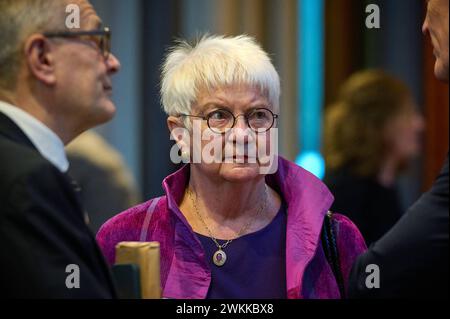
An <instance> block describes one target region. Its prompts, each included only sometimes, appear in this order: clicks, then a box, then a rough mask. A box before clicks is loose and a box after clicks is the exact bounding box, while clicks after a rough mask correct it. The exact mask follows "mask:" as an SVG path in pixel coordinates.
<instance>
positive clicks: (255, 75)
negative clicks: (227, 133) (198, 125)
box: [161, 35, 280, 115]
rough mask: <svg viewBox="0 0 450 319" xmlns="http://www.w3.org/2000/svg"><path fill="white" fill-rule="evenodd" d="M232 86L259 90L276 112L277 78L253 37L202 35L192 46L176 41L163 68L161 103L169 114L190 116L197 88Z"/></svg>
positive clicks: (273, 68)
mask: <svg viewBox="0 0 450 319" xmlns="http://www.w3.org/2000/svg"><path fill="white" fill-rule="evenodd" d="M231 84H249V85H254V86H257V87H259V88H260V89H261V90H262V91H264V92H267V94H268V99H269V102H270V103H271V104H272V107H273V108H274V109H275V110H278V108H279V97H280V78H279V76H278V73H277V71H276V70H275V67H274V66H273V64H272V62H271V61H270V58H269V56H268V55H267V53H266V52H264V51H263V49H261V47H260V46H259V45H258V44H257V43H256V41H255V40H254V39H253V38H252V37H250V36H247V35H240V36H236V37H224V36H209V35H205V36H203V37H201V38H200V39H199V40H197V41H196V43H195V44H193V45H191V44H189V43H187V42H185V41H179V42H178V43H177V44H176V45H175V46H174V47H173V48H172V49H171V50H170V51H169V53H168V55H167V57H166V59H165V62H164V64H163V67H162V83H161V103H162V105H163V107H164V111H165V112H166V113H167V114H168V115H176V114H180V113H188V114H189V113H190V111H191V106H192V103H193V102H195V100H196V95H197V93H198V91H199V89H200V88H203V87H205V88H207V89H209V88H214V87H218V86H223V85H231Z"/></svg>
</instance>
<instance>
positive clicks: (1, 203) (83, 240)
mask: <svg viewBox="0 0 450 319" xmlns="http://www.w3.org/2000/svg"><path fill="white" fill-rule="evenodd" d="M71 264H74V265H77V266H78V267H79V275H80V276H79V278H80V281H79V286H80V287H79V288H72V289H69V288H67V286H66V280H68V282H69V283H74V282H76V281H75V280H74V279H73V277H72V276H74V275H76V271H75V272H74V271H73V270H69V269H67V271H68V272H66V267H67V266H68V265H71ZM68 276H69V278H68ZM0 297H1V298H4V297H6V298H112V297H115V290H114V285H113V282H112V280H111V277H110V273H109V269H108V267H107V265H106V263H105V261H104V258H103V256H102V254H101V252H100V250H99V249H98V247H97V244H96V241H95V238H94V236H93V234H92V233H91V232H90V230H89V228H88V226H87V225H86V223H85V219H84V214H83V210H82V208H81V205H80V204H79V200H78V198H77V194H76V191H75V189H74V187H73V185H72V183H71V180H70V178H69V177H68V176H67V175H66V174H63V173H61V172H60V171H59V170H58V169H57V168H56V167H55V166H53V165H52V164H51V163H50V162H49V161H47V160H46V159H45V158H44V157H42V156H41V154H40V153H39V152H38V151H37V150H36V149H35V147H34V146H33V144H32V143H31V141H30V140H29V139H28V138H27V137H26V136H25V134H24V133H23V132H22V131H21V130H20V129H19V127H18V126H17V125H16V124H15V123H14V122H13V121H11V120H10V119H9V118H8V117H7V116H5V115H4V114H2V113H0Z"/></svg>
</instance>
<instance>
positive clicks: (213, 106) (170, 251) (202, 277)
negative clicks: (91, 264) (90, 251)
mask: <svg viewBox="0 0 450 319" xmlns="http://www.w3.org/2000/svg"><path fill="white" fill-rule="evenodd" d="M279 94H280V81H279V77H278V74H277V72H276V70H275V68H274V67H273V65H272V63H271V62H270V59H269V58H268V56H267V54H266V53H265V52H264V51H263V50H262V49H261V48H260V47H259V45H257V44H256V43H255V41H254V40H253V39H252V38H250V37H248V36H238V37H233V38H225V37H217V36H209V37H203V38H202V39H200V40H199V41H198V42H197V43H196V44H195V45H189V44H187V43H184V42H181V43H179V44H178V45H177V46H176V47H174V48H173V49H172V51H171V52H170V53H169V54H168V56H167V59H166V61H165V64H164V67H163V76H162V89H161V95H162V103H163V105H164V110H165V111H166V113H167V114H168V120H167V123H168V126H169V129H170V131H171V134H172V137H173V138H174V139H175V140H176V142H177V145H178V147H179V148H180V149H181V152H182V157H183V159H184V161H186V162H190V163H189V164H187V165H185V166H184V167H183V168H182V169H180V170H179V171H178V172H176V173H174V174H172V175H170V176H168V177H167V178H166V179H165V180H164V182H163V188H164V191H165V196H163V197H160V198H156V199H151V200H149V201H147V202H145V203H143V204H141V205H138V206H136V207H133V208H130V209H129V210H127V211H125V212H123V213H121V214H119V215H117V216H116V217H114V218H112V219H111V220H109V221H108V222H106V223H105V224H104V225H103V226H102V228H101V229H100V231H99V233H98V235H97V240H98V242H99V244H100V246H101V248H102V249H103V252H104V254H105V255H106V257H107V259H108V260H109V262H110V263H113V262H114V258H115V256H114V249H115V245H116V244H117V243H118V242H121V241H158V242H159V243H160V245H161V286H162V294H163V297H166V298H339V297H341V296H343V295H344V294H345V286H346V283H347V277H348V274H349V271H350V268H351V266H352V263H353V261H354V259H355V258H356V256H357V255H359V254H360V253H361V252H362V251H363V250H364V249H365V244H364V240H363V238H362V237H361V235H360V233H359V231H358V229H357V228H356V227H355V226H354V225H353V224H352V223H351V222H350V220H348V219H347V218H345V217H343V216H341V215H333V216H332V217H331V219H330V220H331V223H330V225H331V227H329V228H327V229H328V230H330V231H322V229H323V228H324V227H323V224H324V222H325V224H328V223H327V221H329V219H327V218H328V217H327V216H329V215H327V212H328V209H329V208H330V206H331V203H332V202H333V196H332V195H331V194H330V192H329V191H328V189H327V188H326V186H325V185H324V184H323V183H322V182H321V181H320V180H318V179H317V178H315V177H314V176H313V175H312V174H310V173H308V172H307V171H305V170H303V169H302V168H300V167H298V166H296V165H295V164H293V163H291V162H289V161H287V160H285V159H283V158H281V157H277V156H275V157H274V159H275V160H276V161H275V165H274V163H272V165H270V163H269V166H270V167H271V168H270V167H269V168H267V165H266V164H267V162H268V161H269V162H270V160H268V159H267V156H266V152H265V151H264V152H261V151H260V150H261V149H264V150H265V149H269V150H270V153H271V154H273V152H272V151H273V150H274V149H276V140H275V138H274V134H271V133H272V132H274V131H276V125H277V118H278V114H279V111H280V109H279V108H280V106H279ZM196 130H197V135H196V132H195V131H196ZM199 135H201V136H200V137H199ZM211 143H213V144H214V145H213V146H214V147H213V148H212V149H211ZM217 146H219V147H217ZM206 150H207V151H206ZM255 150H256V151H255ZM209 155H211V156H212V157H213V158H208V156H209ZM269 157H270V156H269ZM324 229H325V228H324ZM324 238H325V239H324ZM325 241H326V242H325ZM333 243H334V245H333ZM332 257H334V258H332Z"/></svg>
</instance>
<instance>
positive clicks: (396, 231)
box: [349, 0, 449, 298]
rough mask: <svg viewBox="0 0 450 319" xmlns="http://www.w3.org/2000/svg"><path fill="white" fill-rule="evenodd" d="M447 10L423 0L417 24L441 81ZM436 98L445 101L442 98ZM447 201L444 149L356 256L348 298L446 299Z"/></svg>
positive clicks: (437, 0) (442, 0)
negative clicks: (420, 190) (426, 181)
mask: <svg viewBox="0 0 450 319" xmlns="http://www.w3.org/2000/svg"><path fill="white" fill-rule="evenodd" d="M448 15H449V4H448V0H429V1H427V13H426V17H425V21H424V23H423V26H422V31H423V33H424V34H425V35H429V36H430V39H431V43H432V45H433V49H434V50H433V53H434V56H435V58H436V61H435V64H434V74H435V76H436V78H438V79H439V80H441V81H443V82H446V83H448V78H449V68H448V66H449V65H448V50H449V47H448V41H449V37H448V36H449V34H448V26H449V24H448V22H449V21H448ZM442 103H447V104H448V100H447V101H442ZM448 200H449V180H448V154H447V158H446V159H445V162H444V165H443V167H442V170H441V172H440V174H439V175H438V176H437V178H436V180H435V182H434V183H433V185H432V187H431V189H430V190H429V191H427V192H426V193H424V194H423V195H422V196H421V197H420V198H419V200H418V201H417V202H416V203H415V204H413V205H412V206H411V207H410V208H409V209H408V210H407V212H406V213H405V214H404V215H403V216H402V218H401V219H400V220H399V221H398V222H397V223H396V224H395V226H394V227H393V228H391V230H389V232H388V233H387V234H386V235H384V236H383V237H382V238H381V239H379V240H378V241H376V242H375V243H374V244H373V245H372V246H371V247H370V248H369V250H368V251H367V252H366V253H364V254H362V255H361V256H360V257H358V260H357V261H356V263H355V265H354V266H353V268H352V273H351V275H350V287H349V295H350V297H352V298H448V290H449V289H448V286H449V281H448V272H449V265H448V259H449V258H448V257H449V256H448V255H449V250H448V240H449V228H448V227H449V206H448ZM374 266H376V267H377V269H378V271H377V270H376V269H374V268H373V267H374ZM369 267H372V268H369ZM368 276H371V278H368ZM376 278H378V279H376ZM377 281H378V285H377V286H376V287H374V286H373V283H376V282H377ZM368 283H369V284H368Z"/></svg>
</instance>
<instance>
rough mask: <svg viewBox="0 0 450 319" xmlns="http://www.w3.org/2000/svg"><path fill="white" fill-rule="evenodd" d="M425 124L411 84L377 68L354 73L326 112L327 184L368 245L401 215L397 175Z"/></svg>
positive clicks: (415, 149) (337, 208) (413, 151)
mask: <svg viewBox="0 0 450 319" xmlns="http://www.w3.org/2000/svg"><path fill="white" fill-rule="evenodd" d="M423 127H424V122H423V119H422V117H421V116H420V115H419V114H418V113H417V111H416V105H415V102H414V99H413V96H412V94H411V92H410V90H409V89H408V87H407V86H406V85H405V84H404V83H403V82H401V81H400V80H398V79H397V78H395V77H393V76H391V75H389V74H387V73H385V72H383V71H379V70H366V71H361V72H358V73H355V74H354V75H352V76H351V77H350V78H349V79H348V80H347V81H346V82H345V83H344V84H343V86H342V88H341V90H340V92H339V97H338V99H337V101H336V102H335V103H334V104H333V105H331V106H329V107H328V108H327V111H326V114H325V143H324V145H325V150H324V151H325V161H326V166H327V173H326V176H325V183H326V184H327V186H328V187H329V188H330V190H331V191H332V193H333V194H334V196H335V202H334V204H333V206H332V209H333V210H334V211H336V212H345V214H346V215H347V216H349V217H350V218H351V219H352V220H353V221H354V222H355V224H356V225H357V226H358V228H359V229H360V230H361V233H362V234H363V236H364V238H365V239H366V242H367V244H368V245H369V244H370V243H371V242H373V241H375V240H377V239H378V238H379V237H381V236H382V235H383V234H384V233H385V232H386V231H387V230H389V228H390V227H391V226H393V225H394V223H395V222H396V221H397V220H398V218H399V217H400V216H401V212H402V209H401V205H400V203H399V199H398V194H397V189H396V179H397V177H398V175H399V174H400V173H401V172H402V171H404V170H405V169H406V168H407V166H408V163H409V162H410V160H411V159H412V158H414V157H415V156H417V155H418V154H419V152H420V133H421V132H422V130H423Z"/></svg>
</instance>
